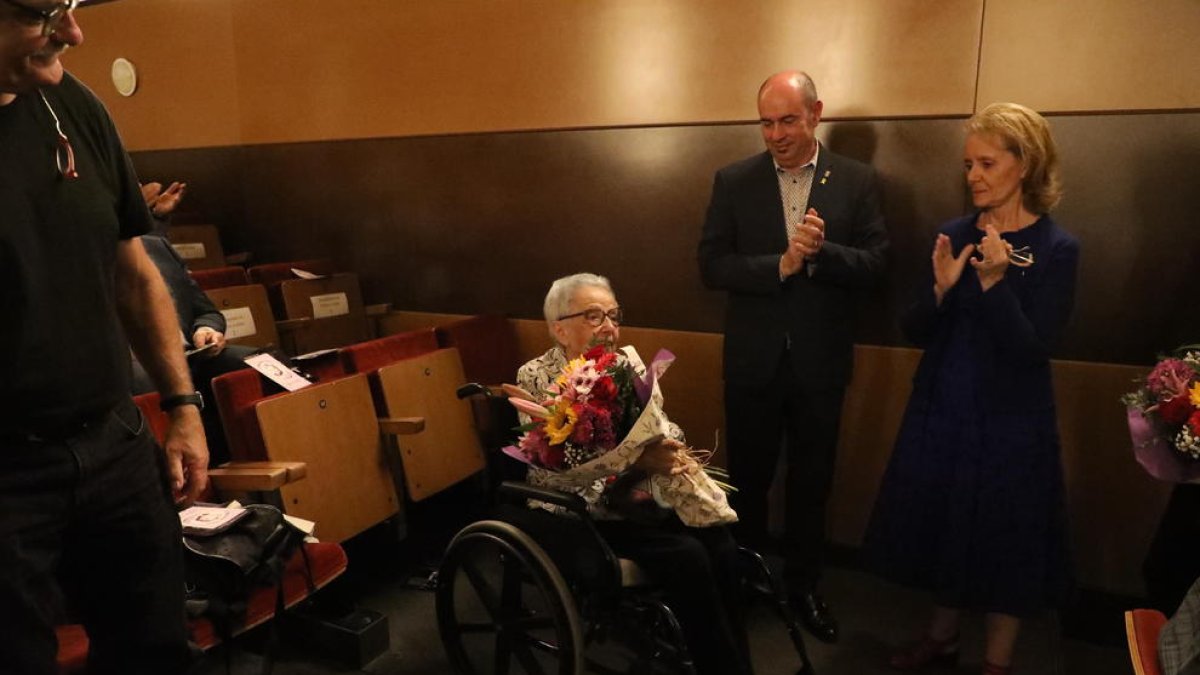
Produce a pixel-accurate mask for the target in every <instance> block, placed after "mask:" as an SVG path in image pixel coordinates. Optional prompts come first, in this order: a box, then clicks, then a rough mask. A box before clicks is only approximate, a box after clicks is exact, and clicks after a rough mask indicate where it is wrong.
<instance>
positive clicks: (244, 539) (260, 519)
mask: <svg viewBox="0 0 1200 675" xmlns="http://www.w3.org/2000/svg"><path fill="white" fill-rule="evenodd" d="M244 508H245V509H246V511H247V513H246V514H245V515H244V516H243V517H242V518H241V519H240V520H238V521H237V522H235V523H233V525H231V526H230V527H229V528H228V529H226V530H224V531H222V532H219V533H217V534H213V535H206V536H199V535H184V537H183V545H184V549H185V550H186V553H185V558H184V575H185V580H186V583H187V606H188V614H189V615H190V616H199V615H205V616H207V617H208V618H210V619H211V620H212V621H213V623H214V625H215V626H216V627H217V632H218V634H220V635H221V637H222V639H227V638H228V637H229V635H230V634H231V633H232V631H233V629H234V626H236V625H238V624H239V623H240V622H241V621H242V620H243V619H244V618H245V613H246V602H247V600H248V599H249V597H250V594H251V593H252V592H253V590H254V588H255V587H257V586H271V585H275V584H279V582H280V581H281V580H282V579H283V573H284V570H285V569H286V568H287V565H288V562H289V561H290V560H291V559H292V556H293V555H295V554H296V551H297V550H300V551H303V544H304V533H303V532H301V531H300V530H299V529H297V528H296V527H294V526H293V525H292V524H291V523H289V522H287V521H286V520H285V519H284V517H283V514H282V513H281V512H280V511H279V509H277V508H275V507H273V506H269V505H266V504H251V505H248V506H245V507H244ZM309 584H310V587H311V584H312V582H311V579H310V580H309ZM278 600H279V602H278V603H277V604H278V607H277V609H279V610H282V604H283V589H282V586H280V590H279V598H278Z"/></svg>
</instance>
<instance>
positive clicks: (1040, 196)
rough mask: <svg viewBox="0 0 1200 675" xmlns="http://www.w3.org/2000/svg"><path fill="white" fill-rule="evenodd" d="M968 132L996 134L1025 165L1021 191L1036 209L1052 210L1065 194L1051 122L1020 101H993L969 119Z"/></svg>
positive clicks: (1029, 203)
mask: <svg viewBox="0 0 1200 675" xmlns="http://www.w3.org/2000/svg"><path fill="white" fill-rule="evenodd" d="M966 130H967V133H968V134H980V135H988V136H994V137H996V138H998V139H1000V142H1001V144H1003V146H1004V149H1005V150H1008V151H1009V152H1011V153H1012V154H1013V155H1014V156H1016V158H1017V159H1018V160H1020V161H1021V163H1022V164H1023V165H1024V168H1025V177H1024V178H1023V179H1022V181H1021V193H1022V195H1023V198H1024V200H1025V208H1027V209H1029V211H1031V212H1032V213H1038V214H1042V213H1049V212H1050V210H1051V209H1053V208H1054V206H1055V205H1056V204H1058V200H1059V199H1061V198H1062V193H1063V189H1062V179H1061V178H1060V177H1059V170H1058V148H1057V146H1055V144H1054V137H1052V136H1051V135H1050V124H1049V123H1048V122H1046V118H1044V117H1042V116H1041V115H1039V114H1038V113H1037V112H1036V111H1034V110H1031V109H1030V108H1026V107H1025V106H1023V105H1021V104H1019V103H993V104H991V105H989V106H988V107H986V108H984V109H983V110H980V111H979V112H977V113H975V114H974V115H972V116H971V119H969V120H967V124H966Z"/></svg>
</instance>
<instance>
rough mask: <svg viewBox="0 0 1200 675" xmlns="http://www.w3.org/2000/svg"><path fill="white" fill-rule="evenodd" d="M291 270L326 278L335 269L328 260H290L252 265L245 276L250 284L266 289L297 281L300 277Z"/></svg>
mask: <svg viewBox="0 0 1200 675" xmlns="http://www.w3.org/2000/svg"><path fill="white" fill-rule="evenodd" d="M292 270H302V271H304V272H309V273H312V274H316V275H319V276H328V275H330V274H333V273H334V272H336V271H337V267H336V265H334V263H333V261H332V260H330V259H328V258H316V259H312V260H291V261H288V262H276V263H265V264H262V265H253V266H251V267H249V268H247V269H246V274H247V275H249V277H250V282H251V283H255V284H262V285H263V286H266V287H267V288H271V287H272V286H278V285H279V284H281V283H283V282H285V281H290V280H292V279H299V278H300V277H298V276H296V273H295V272H293V271H292Z"/></svg>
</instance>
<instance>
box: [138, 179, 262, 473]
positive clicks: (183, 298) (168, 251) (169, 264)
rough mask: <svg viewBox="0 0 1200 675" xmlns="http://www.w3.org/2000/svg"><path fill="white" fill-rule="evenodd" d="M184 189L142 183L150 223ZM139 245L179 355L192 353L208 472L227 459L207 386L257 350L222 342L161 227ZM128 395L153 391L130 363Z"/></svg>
mask: <svg viewBox="0 0 1200 675" xmlns="http://www.w3.org/2000/svg"><path fill="white" fill-rule="evenodd" d="M155 186H158V188H157V189H156V188H155ZM184 187H185V184H184V183H171V186H170V187H169V188H168V189H167V190H166V191H162V190H161V186H159V184H158V183H147V184H145V185H143V186H142V196H143V198H144V199H145V200H146V207H147V208H148V209H150V211H151V213H152V214H153V215H154V217H155V218H156V219H159V220H160V221H165V220H166V219H167V218H168V217H170V215H171V212H172V211H174V210H175V207H176V206H178V205H179V202H180V201H181V200H182V199H183V193H184ZM141 241H142V246H143V247H144V248H145V249H146V254H147V255H148V256H149V257H150V260H151V261H153V262H154V266H155V267H157V268H158V271H159V273H160V274H161V275H162V278H163V281H164V282H165V283H166V285H167V290H168V291H169V292H170V294H171V301H172V303H173V305H174V307H175V315H176V317H177V318H178V319H179V330H180V333H181V335H180V340H181V343H182V350H183V351H185V352H194V353H191V354H190V355H189V356H188V357H187V363H188V370H189V371H190V372H191V375H192V382H194V383H195V384H196V390H197V391H199V392H200V394H201V396H203V397H204V400H205V401H207V402H209V403H210V405H208V406H207V407H206V408H205V409H204V411H203V412H202V413H201V418H202V419H203V421H204V433H205V435H206V436H207V438H208V446H209V461H210V463H211V465H212V466H218V465H220V464H222V463H224V462H226V461H228V460H229V459H230V457H229V449H228V444H227V443H226V440H225V432H224V430H223V429H222V428H221V419H220V416H219V415H218V413H217V407H216V405H215V404H214V403H215V402H214V401H213V396H212V380H213V378H214V377H217V376H219V375H224V374H225V373H230V372H233V371H235V370H241V369H242V368H246V367H247V366H246V363H245V359H246V357H247V356H250V355H252V354H254V353H255V352H256V351H257V350H256V349H255V348H253V347H246V346H242V345H231V344H228V343H227V342H226V340H225V328H226V323H225V315H224V314H221V312H220V310H218V309H217V307H216V305H214V304H213V302H212V300H209V298H208V295H207V294H205V292H204V291H203V290H202V289H201V288H200V286H198V285H197V284H196V281H195V279H193V278H192V275H191V273H189V272H188V269H187V263H186V262H184V260H183V258H182V257H180V255H179V253H177V252H176V251H175V249H174V248H172V247H171V243H170V242H169V241H167V237H166V233H165V228H164V227H159V228H156V229H155V231H154V232H150V233H148V234H146V235H143V236H142V237H141ZM197 350H198V351H197ZM131 391H132V392H133V394H134V395H137V394H144V393H147V392H151V391H155V386H154V382H153V381H152V380H151V378H150V376H149V375H148V374H147V373H146V370H145V368H143V367H142V365H141V362H139V361H138V360H137V359H136V358H134V359H133V376H132V388H131Z"/></svg>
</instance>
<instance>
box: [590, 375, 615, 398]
mask: <svg viewBox="0 0 1200 675" xmlns="http://www.w3.org/2000/svg"><path fill="white" fill-rule="evenodd" d="M592 398H593V399H595V400H596V401H599V402H601V403H608V402H610V401H613V400H616V398H617V384H616V383H615V382H613V379H612V377H610V376H608V375H605V376H604V377H601V378H600V379H598V380H596V384H594V385H592Z"/></svg>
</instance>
